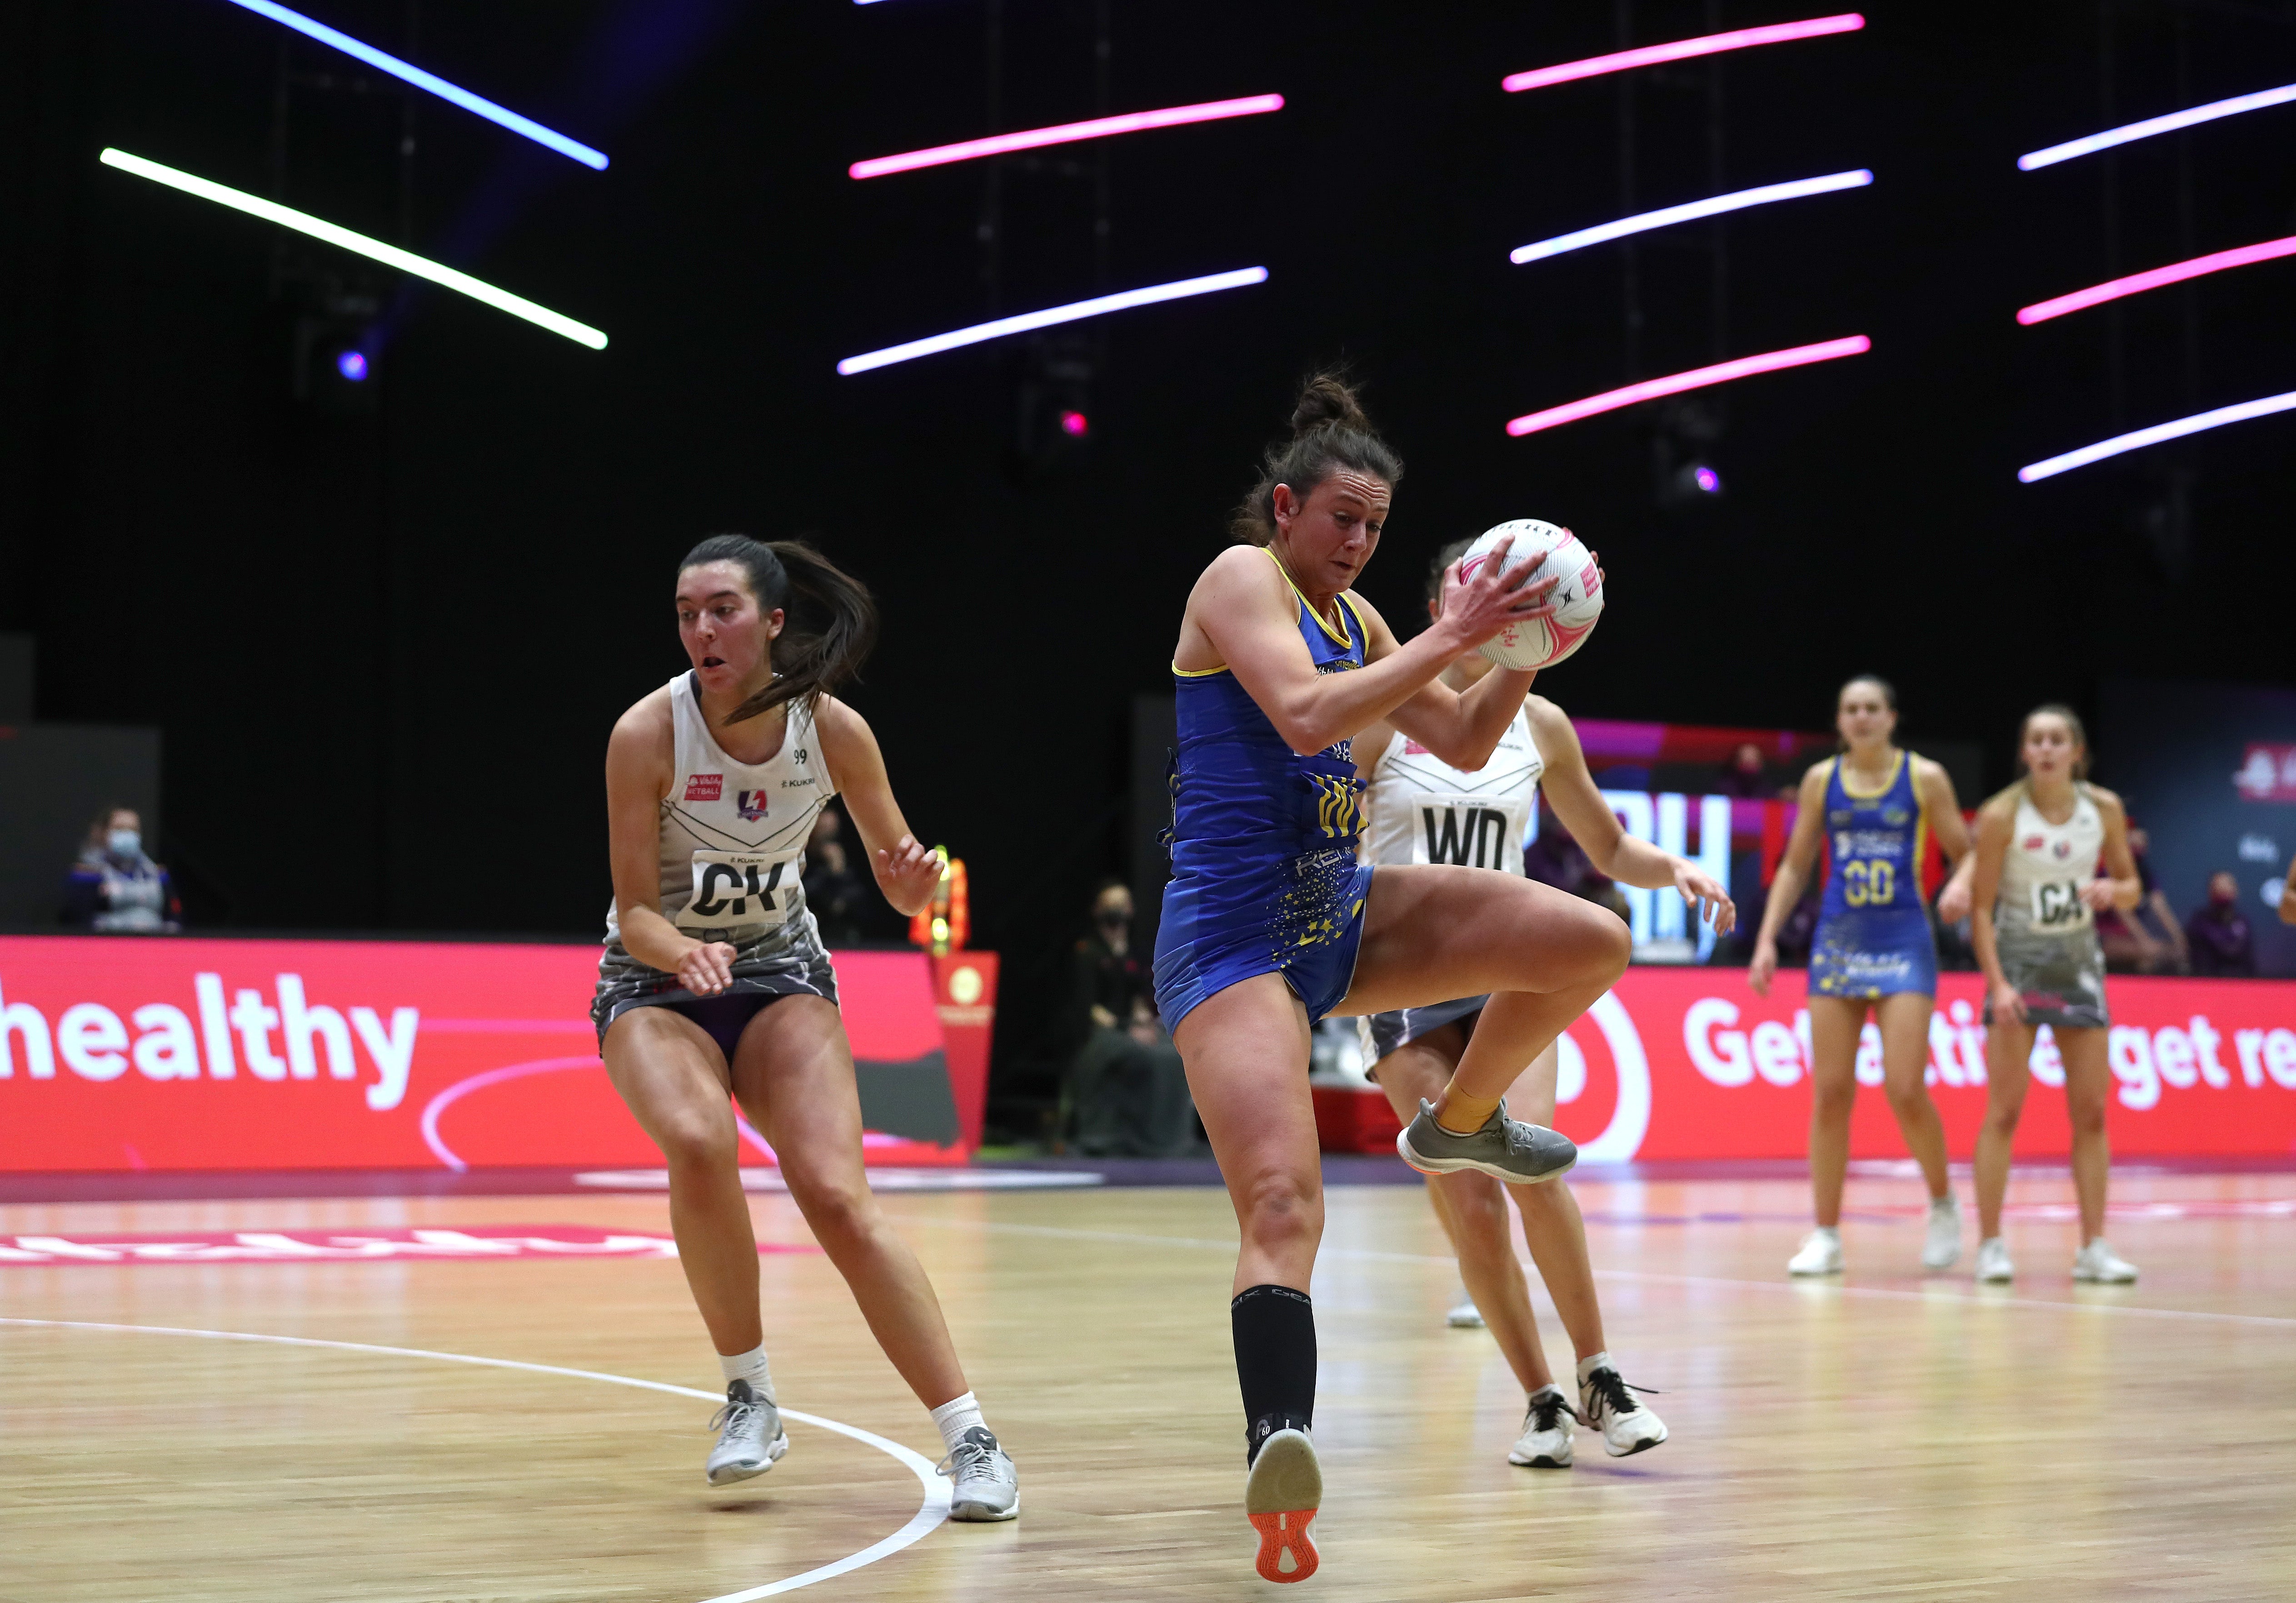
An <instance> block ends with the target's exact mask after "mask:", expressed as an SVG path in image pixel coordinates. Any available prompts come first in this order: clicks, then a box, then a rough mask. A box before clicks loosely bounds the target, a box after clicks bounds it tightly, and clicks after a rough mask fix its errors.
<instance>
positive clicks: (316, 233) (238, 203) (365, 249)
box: [100, 150, 606, 351]
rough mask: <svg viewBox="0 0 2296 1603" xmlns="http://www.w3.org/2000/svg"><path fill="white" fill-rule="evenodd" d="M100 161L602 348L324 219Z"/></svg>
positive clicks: (139, 163)
mask: <svg viewBox="0 0 2296 1603" xmlns="http://www.w3.org/2000/svg"><path fill="white" fill-rule="evenodd" d="M100 159H101V160H102V162H103V165H104V166H106V167H116V168H119V170H120V171H121V172H123V173H134V174H135V176H137V177H139V178H149V179H151V180H152V183H154V184H166V185H167V186H168V188H170V189H179V190H182V191H183V192H184V193H185V194H187V195H197V196H198V197H199V198H200V199H201V200H213V201H214V202H215V203H216V204H217V205H218V206H228V207H230V208H232V209H234V210H235V211H243V212H245V213H247V214H248V215H249V216H250V217H261V218H262V219H263V220H264V221H265V222H266V223H276V224H278V225H280V226H281V227H282V228H292V229H293V230H295V232H296V233H307V234H309V235H310V236H311V237H312V238H313V239H315V240H324V241H326V242H327V243H328V244H330V245H334V246H337V247H340V249H345V250H348V251H352V252H355V253H356V254H357V255H360V256H364V257H365V258H368V259H369V260H371V261H378V262H381V264H382V265H383V266H386V267H396V268H398V271H400V272H401V273H411V274H414V276H415V277H417V278H427V279H429V280H430V282H432V283H434V284H444V285H445V286H446V287H447V289H449V290H458V291H460V292H461V293H462V294H464V295H467V296H469V297H470V298H471V299H472V300H477V301H483V302H484V303H485V304H487V305H488V306H490V307H494V308H495V309H496V311H501V312H508V313H509V314H510V315H512V316H513V317H523V318H525V319H526V321H527V322H529V323H534V324H536V325H537V326H538V327H541V328H545V329H548V330H549V331H551V332H552V333H553V334H563V335H564V336H565V337H566V338H567V339H571V340H573V341H574V342H575V343H576V344H577V345H586V346H588V347H589V348H591V349H592V350H594V351H602V350H604V349H605V348H606V337H605V335H603V333H600V332H599V331H597V330H596V329H594V328H592V327H591V326H590V325H589V324H588V323H577V322H575V321H574V320H573V319H572V318H571V317H567V316H563V315H561V314H559V313H556V312H553V311H552V310H551V309H550V308H549V307H542V306H537V305H535V303H534V302H532V301H530V300H529V299H526V298H525V297H524V296H522V295H513V294H512V293H511V292H510V291H509V290H498V289H496V288H495V286H494V285H492V284H490V283H488V282H486V281H485V280H483V279H477V278H472V277H471V275H470V274H467V273H463V272H458V271H456V270H455V268H453V267H449V266H446V265H445V264H444V263H441V262H434V261H432V260H430V258H428V257H422V256H417V255H415V254H414V252H413V251H411V250H401V249H399V248H398V246H396V245H386V244H384V243H383V242H382V241H381V240H371V239H369V238H367V236H366V235H365V234H363V233H352V232H351V231H350V230H349V229H348V228H343V227H340V226H338V225H335V224H333V223H330V222H328V221H326V220H325V219H324V218H323V217H313V216H311V215H310V213H308V212H303V211H297V210H295V209H293V208H292V207H289V206H282V205H280V204H279V203H278V202H277V201H275V200H264V199H262V198H261V197H259V196H257V195H250V194H248V193H247V192H244V191H242V190H236V189H233V188H231V187H230V186H229V185H227V184H216V183H212V182H210V181H209V180H208V179H205V178H199V177H194V176H193V175H191V174H190V173H184V172H178V171H176V169H175V168H172V167H162V166H161V165H160V163H158V162H156V161H146V160H145V159H143V157H141V156H131V155H129V154H128V153H127V151H115V150H107V151H104V152H103V154H102V157H101V158H100Z"/></svg>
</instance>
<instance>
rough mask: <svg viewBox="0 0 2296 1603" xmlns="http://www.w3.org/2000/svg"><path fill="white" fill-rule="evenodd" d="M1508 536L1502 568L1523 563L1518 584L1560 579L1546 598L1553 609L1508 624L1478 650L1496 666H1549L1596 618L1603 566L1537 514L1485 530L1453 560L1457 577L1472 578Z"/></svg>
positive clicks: (1583, 637)
mask: <svg viewBox="0 0 2296 1603" xmlns="http://www.w3.org/2000/svg"><path fill="white" fill-rule="evenodd" d="M1508 536H1513V544H1511V545H1509V546H1508V547H1507V552H1506V557H1505V562H1506V568H1505V571H1506V572H1509V573H1512V572H1513V571H1514V570H1515V569H1516V568H1520V567H1521V566H1522V565H1523V564H1524V563H1526V562H1528V563H1530V564H1532V565H1533V569H1532V573H1531V576H1530V577H1529V579H1527V580H1525V581H1524V583H1526V584H1528V585H1538V584H1543V583H1544V582H1546V580H1547V579H1550V578H1560V579H1561V581H1562V582H1561V583H1560V584H1558V585H1555V587H1554V590H1553V591H1551V592H1550V593H1548V595H1547V598H1546V599H1547V601H1549V602H1550V603H1552V605H1553V606H1554V611H1553V613H1551V614H1550V615H1548V616H1546V617H1527V618H1524V619H1523V620H1522V621H1521V623H1514V624H1509V625H1508V626H1506V627H1505V629H1503V630H1501V631H1500V632H1499V634H1497V636H1495V637H1494V638H1493V639H1491V640H1489V641H1488V642H1485V643H1484V645H1483V648H1482V652H1483V655H1484V656H1486V657H1488V658H1490V659H1491V660H1492V661H1493V662H1496V663H1497V664H1498V665H1499V666H1500V667H1507V668H1546V667H1554V665H1555V664H1556V663H1558V662H1561V661H1562V659H1563V658H1566V657H1568V656H1570V653H1572V652H1573V651H1576V650H1578V649H1579V647H1580V646H1582V645H1585V644H1586V643H1587V636H1588V635H1589V634H1593V633H1594V632H1595V624H1596V623H1598V622H1599V621H1601V619H1602V617H1603V570H1602V568H1600V567H1598V566H1597V565H1596V563H1595V556H1594V553H1593V552H1590V551H1588V550H1587V547H1586V546H1585V545H1583V544H1580V542H1579V536H1576V535H1574V534H1572V533H1571V532H1570V530H1569V529H1567V528H1559V527H1557V526H1556V525H1554V524H1552V523H1545V522H1542V521H1540V520H1539V519H1537V518H1515V519H1510V520H1509V521H1507V522H1505V523H1502V524H1499V525H1497V527H1495V528H1488V529H1485V530H1484V531H1483V533H1482V535H1481V536H1480V537H1479V538H1478V539H1477V540H1476V541H1475V543H1474V544H1472V545H1470V546H1469V547H1467V554H1466V555H1465V556H1464V557H1461V558H1460V559H1459V577H1461V578H1462V579H1472V578H1473V577H1475V575H1476V573H1477V572H1478V571H1480V569H1481V568H1482V565H1483V563H1484V562H1485V561H1486V560H1488V558H1489V557H1490V554H1491V552H1492V550H1493V548H1494V547H1496V546H1497V544H1498V543H1499V542H1500V541H1501V540H1503V539H1505V538H1506V537H1508Z"/></svg>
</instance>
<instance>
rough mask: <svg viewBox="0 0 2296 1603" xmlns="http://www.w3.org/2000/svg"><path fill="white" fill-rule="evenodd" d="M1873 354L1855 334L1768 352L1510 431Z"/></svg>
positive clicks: (1610, 395)
mask: <svg viewBox="0 0 2296 1603" xmlns="http://www.w3.org/2000/svg"><path fill="white" fill-rule="evenodd" d="M1873 348H1874V342H1873V341H1872V340H1871V339H1867V338H1866V336H1865V335H1863V334H1852V335H1850V336H1849V338H1848V339H1827V340H1823V341H1821V342H1819V343H1818V344H1816V345H1797V346H1795V347H1794V348H1792V349H1791V350H1783V351H1767V352H1765V353H1764V354H1762V355H1761V356H1741V357H1739V358H1738V359H1737V360H1736V361H1734V362H1718V363H1716V364H1714V365H1713V366H1711V367H1694V368H1693V369H1691V370H1690V371H1689V372H1686V373H1676V374H1674V375H1673V376H1672V377H1671V378H1665V379H1645V380H1644V381H1643V382H1641V383H1640V384H1629V385H1628V386H1627V387H1626V388H1624V389H1611V390H1605V391H1604V392H1603V394H1601V395H1598V396H1588V397H1587V398H1586V399H1585V400H1583V401H1572V402H1570V404H1568V405H1562V406H1549V407H1548V408H1547V409H1546V411H1544V412H1532V413H1525V414H1524V415H1523V416H1521V417H1519V418H1516V419H1515V420H1514V421H1512V422H1510V423H1509V424H1507V426H1506V431H1507V432H1508V433H1509V434H1513V435H1524V434H1537V433H1538V431H1539V430H1540V429H1554V428H1557V427H1559V426H1561V425H1562V424H1564V423H1575V422H1577V421H1579V419H1580V418H1585V417H1593V416H1594V415H1595V413H1598V412H1615V411H1617V410H1618V409H1619V408H1620V407H1621V406H1631V405H1634V404H1635V403H1636V402H1637V401H1652V400H1656V399H1657V398H1658V397H1661V396H1670V395H1680V394H1681V393H1682V392H1683V391H1684V390H1685V389H1703V388H1706V387H1707V386H1708V385H1710V384H1726V383H1728V382H1729V381H1730V380H1733V379H1744V378H1750V377H1751V376H1752V375H1753V374H1755V373H1767V372H1776V371H1777V370H1778V369H1780V368H1782V367H1801V366H1805V365H1807V364H1809V363H1812V362H1831V361H1832V360H1833V358H1834V357H1836V356H1862V355H1864V354H1865V353H1866V352H1867V351H1869V350H1872V349H1873Z"/></svg>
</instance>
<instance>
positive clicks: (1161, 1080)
mask: <svg viewBox="0 0 2296 1603" xmlns="http://www.w3.org/2000/svg"><path fill="white" fill-rule="evenodd" d="M1153 995H1154V990H1153V987H1152V985H1151V983H1150V979H1149V973H1148V964H1147V962H1146V961H1144V960H1143V959H1142V958H1141V957H1140V956H1139V955H1138V954H1137V953H1135V952H1134V950H1133V946H1132V892H1131V891H1130V889H1128V887H1126V886H1125V885H1124V884H1123V883H1122V882H1120V881H1118V880H1111V881H1109V882H1108V883H1107V884H1106V885H1103V887H1101V889H1100V893H1099V895H1097V896H1095V897H1094V898H1093V904H1092V933H1091V934H1090V935H1088V936H1086V937H1085V938H1084V939H1083V940H1080V941H1078V943H1077V945H1076V956H1075V960H1074V964H1073V967H1072V968H1071V969H1070V1026H1071V1030H1070V1033H1071V1036H1072V1038H1073V1039H1075V1040H1076V1041H1077V1042H1078V1046H1077V1049H1076V1055H1075V1058H1074V1059H1073V1060H1072V1062H1071V1066H1070V1074H1069V1091H1068V1096H1067V1097H1066V1099H1064V1100H1066V1102H1067V1108H1066V1112H1067V1115H1068V1117H1067V1121H1066V1122H1067V1123H1068V1125H1069V1127H1070V1130H1071V1131H1072V1132H1073V1133H1074V1139H1075V1142H1076V1147H1077V1149H1078V1151H1080V1152H1083V1153H1085V1154H1087V1155H1088V1156H1091V1157H1173V1156H1176V1155H1177V1154H1179V1153H1181V1152H1185V1151H1186V1150H1187V1149H1189V1148H1190V1146H1191V1145H1192V1144H1193V1142H1192V1132H1193V1124H1194V1114H1195V1103H1194V1102H1193V1100H1191V1099H1190V1097H1189V1095H1188V1077H1187V1075H1186V1073H1185V1071H1184V1070H1183V1069H1182V1067H1181V1066H1180V1054H1179V1052H1178V1051H1176V1050H1175V1049H1174V1048H1173V1045H1172V1038H1171V1037H1170V1036H1169V1035H1166V1034H1165V1033H1164V1026H1163V1025H1162V1024H1161V1023H1160V1022H1159V1021H1158V1019H1157V1017H1156V1010H1155V1004H1154V1002H1153V1001H1152V997H1153Z"/></svg>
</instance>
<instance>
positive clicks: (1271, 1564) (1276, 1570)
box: [1244, 1509, 1317, 1583]
mask: <svg viewBox="0 0 2296 1603" xmlns="http://www.w3.org/2000/svg"><path fill="white" fill-rule="evenodd" d="M1244 1517H1245V1518H1247V1519H1249V1520H1251V1528H1252V1529H1253V1530H1255V1531H1257V1532H1259V1560H1258V1563H1257V1567H1258V1568H1259V1575H1260V1579H1261V1580H1263V1581H1275V1582H1278V1583H1283V1582H1291V1581H1305V1580H1306V1579H1307V1578H1308V1576H1310V1575H1312V1574H1315V1573H1316V1563H1317V1558H1316V1542H1315V1538H1313V1537H1311V1536H1309V1535H1308V1524H1309V1523H1310V1522H1311V1521H1312V1520H1314V1519H1315V1517H1316V1510H1315V1509H1291V1510H1288V1511H1285V1512H1283V1513H1279V1514H1248V1515H1246V1516H1244ZM1287 1552H1288V1553H1290V1554H1291V1555H1292V1568H1290V1569H1288V1570H1287V1569H1285V1568H1284V1567H1283V1555H1284V1554H1285V1553H1287Z"/></svg>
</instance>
